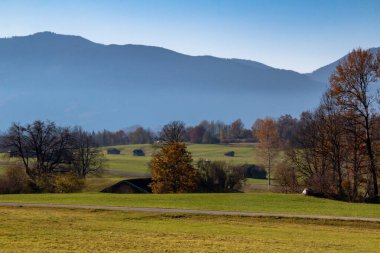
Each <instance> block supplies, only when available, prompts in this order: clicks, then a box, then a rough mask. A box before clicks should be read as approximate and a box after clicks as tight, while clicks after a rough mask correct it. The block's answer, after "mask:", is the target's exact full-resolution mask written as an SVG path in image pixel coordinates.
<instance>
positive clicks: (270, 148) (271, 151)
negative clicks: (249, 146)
mask: <svg viewBox="0 0 380 253" xmlns="http://www.w3.org/2000/svg"><path fill="white" fill-rule="evenodd" d="M252 130H253V134H254V136H255V137H256V138H257V140H258V141H259V144H258V145H257V147H258V148H259V150H260V151H261V153H262V154H263V157H265V160H266V162H267V165H268V179H269V181H268V185H270V180H271V178H270V177H271V166H272V163H273V159H274V157H275V155H276V154H277V150H278V147H279V143H280V133H279V130H278V125H277V122H276V121H275V120H274V119H272V118H265V119H258V120H257V121H256V122H255V124H254V125H253V127H252Z"/></svg>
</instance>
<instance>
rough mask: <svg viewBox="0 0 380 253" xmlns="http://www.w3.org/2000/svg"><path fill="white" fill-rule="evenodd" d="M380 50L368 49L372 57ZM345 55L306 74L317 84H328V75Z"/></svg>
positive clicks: (379, 48)
mask: <svg viewBox="0 0 380 253" xmlns="http://www.w3.org/2000/svg"><path fill="white" fill-rule="evenodd" d="M379 50H380V47H378V48H370V52H371V53H372V54H373V55H376V53H377V51H379ZM346 57H347V55H345V56H343V57H342V58H340V59H339V60H337V61H335V62H333V63H330V64H328V65H326V66H324V67H321V68H319V69H317V70H314V71H313V72H312V73H309V74H307V75H308V76H309V77H310V78H311V79H312V80H314V81H317V82H328V81H329V78H330V75H331V74H332V73H333V72H334V70H335V68H336V66H338V64H339V62H341V61H343V60H344V59H345V58H346Z"/></svg>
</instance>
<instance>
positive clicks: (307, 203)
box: [0, 193, 380, 218]
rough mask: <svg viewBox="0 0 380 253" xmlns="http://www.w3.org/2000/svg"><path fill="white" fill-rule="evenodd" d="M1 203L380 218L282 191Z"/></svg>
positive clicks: (370, 211)
mask: <svg viewBox="0 0 380 253" xmlns="http://www.w3.org/2000/svg"><path fill="white" fill-rule="evenodd" d="M0 202H26V203H50V204H79V205H104V206H129V207H161V208H178V209H200V210H223V211H242V212H269V213H289V214H314V215H331V216H351V217H371V218H380V206H379V205H374V204H364V203H347V202H340V201H334V200H329V199H321V198H314V197H306V196H303V195H301V194H279V193H193V194H112V193H111V194H107V193H75V194H18V195H0Z"/></svg>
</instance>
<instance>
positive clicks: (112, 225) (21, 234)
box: [0, 207, 380, 253]
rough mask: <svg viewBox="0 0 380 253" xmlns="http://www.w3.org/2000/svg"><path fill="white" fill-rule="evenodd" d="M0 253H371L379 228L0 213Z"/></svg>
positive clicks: (41, 211) (55, 211)
mask: <svg viewBox="0 0 380 253" xmlns="http://www.w3.org/2000/svg"><path fill="white" fill-rule="evenodd" d="M0 213H1V215H0V222H1V226H2V229H1V234H0V248H1V250H0V251H1V252H15V251H17V252H295V251H296V252H355V253H356V252H378V249H379V248H380V240H379V238H380V223H369V222H348V221H325V220H306V219H295V218H293V219H290V218H286V219H276V218H253V217H239V216H212V215H191V214H156V213H136V212H123V211H104V210H78V209H72V210H70V209H59V208H19V207H0Z"/></svg>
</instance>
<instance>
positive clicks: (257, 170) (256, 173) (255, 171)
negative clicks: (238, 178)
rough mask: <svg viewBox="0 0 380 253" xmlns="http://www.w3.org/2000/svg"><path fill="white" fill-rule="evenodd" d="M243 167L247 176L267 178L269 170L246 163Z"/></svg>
mask: <svg viewBox="0 0 380 253" xmlns="http://www.w3.org/2000/svg"><path fill="white" fill-rule="evenodd" d="M242 168H243V170H244V173H245V177H249V178H257V179H266V178H267V171H266V170H265V169H264V168H262V167H259V166H257V165H254V164H244V165H242Z"/></svg>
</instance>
